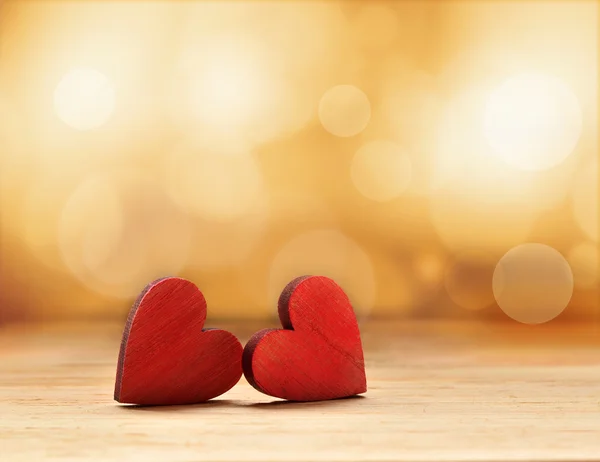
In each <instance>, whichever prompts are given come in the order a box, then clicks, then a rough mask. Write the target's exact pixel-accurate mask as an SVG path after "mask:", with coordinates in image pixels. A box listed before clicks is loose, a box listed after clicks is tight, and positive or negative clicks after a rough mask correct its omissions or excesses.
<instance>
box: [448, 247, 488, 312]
mask: <svg viewBox="0 0 600 462" xmlns="http://www.w3.org/2000/svg"><path fill="white" fill-rule="evenodd" d="M493 272H494V266H493V265H492V264H489V263H487V262H485V261H484V260H483V259H480V257H477V258H476V257H474V256H473V257H472V256H470V255H468V254H463V255H460V256H459V257H458V259H457V261H456V262H455V263H454V264H453V265H451V266H450V267H449V268H448V270H447V271H446V278H445V281H444V282H445V286H446V292H447V293H448V295H449V296H450V298H451V299H452V301H453V302H454V303H456V304H457V305H458V306H460V307H462V308H465V309H467V310H472V311H476V310H481V309H483V308H486V307H488V306H490V305H492V304H493V302H494V294H493V293H492V288H491V281H492V275H493Z"/></svg>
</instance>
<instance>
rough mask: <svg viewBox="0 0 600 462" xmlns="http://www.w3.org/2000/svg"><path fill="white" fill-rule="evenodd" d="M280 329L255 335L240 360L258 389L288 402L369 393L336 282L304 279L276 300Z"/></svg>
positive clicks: (350, 317)
mask: <svg viewBox="0 0 600 462" xmlns="http://www.w3.org/2000/svg"><path fill="white" fill-rule="evenodd" d="M279 319H280V320H281V325H282V326H283V329H265V330H262V331H260V332H257V333H256V334H254V336H253V337H252V338H251V339H250V341H249V342H248V344H247V345H246V347H245V348H244V354H243V359H242V367H243V369H244V375H245V376H246V379H247V380H248V382H250V384H251V385H252V386H253V387H254V388H256V389H257V390H258V391H261V392H262V393H265V394H267V395H271V396H275V397H277V398H283V399H287V400H291V401H319V400H326V399H334V398H344V397H348V396H352V395H356V394H359V393H364V392H366V391H367V380H366V375H365V366H364V359H363V350H362V344H361V340H360V332H359V329H358V323H357V322H356V316H355V315H354V311H353V309H352V305H351V304H350V300H349V299H348V297H347V296H346V294H345V293H344V291H343V290H342V289H341V287H340V286H338V285H337V284H336V283H335V282H334V281H332V280H331V279H329V278H326V277H322V276H303V277H300V278H297V279H295V280H293V281H292V282H290V283H289V284H288V285H287V286H286V288H285V289H284V290H283V292H282V294H281V296H280V298H279Z"/></svg>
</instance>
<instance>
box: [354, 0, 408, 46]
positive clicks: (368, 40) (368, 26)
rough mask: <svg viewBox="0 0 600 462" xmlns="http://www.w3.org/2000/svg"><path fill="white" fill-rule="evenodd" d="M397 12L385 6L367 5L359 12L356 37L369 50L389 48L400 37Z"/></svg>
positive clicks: (356, 21) (355, 31)
mask: <svg viewBox="0 0 600 462" xmlns="http://www.w3.org/2000/svg"><path fill="white" fill-rule="evenodd" d="M398 22H399V21H398V17H397V16H396V12H395V11H394V10H393V9H392V8H390V7H388V6H385V5H365V6H363V7H362V8H361V10H360V11H359V12H358V14H357V16H356V19H355V24H354V31H353V32H354V36H355V37H356V38H357V40H358V41H359V43H360V44H362V45H363V46H364V47H365V48H367V49H377V48H384V47H387V46H389V45H390V44H391V43H392V42H393V41H394V39H395V38H396V37H397V35H398Z"/></svg>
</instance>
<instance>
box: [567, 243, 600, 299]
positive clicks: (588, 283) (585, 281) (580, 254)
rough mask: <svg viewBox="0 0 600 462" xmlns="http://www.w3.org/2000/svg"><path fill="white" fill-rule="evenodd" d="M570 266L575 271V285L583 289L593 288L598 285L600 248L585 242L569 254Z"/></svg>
mask: <svg viewBox="0 0 600 462" xmlns="http://www.w3.org/2000/svg"><path fill="white" fill-rule="evenodd" d="M568 260H569V265H570V266H571V269H572V270H573V279H574V281H575V285H576V286H579V287H582V288H593V287H595V286H596V284H597V283H598V269H599V261H598V247H597V246H595V245H594V244H592V243H590V242H584V243H582V244H579V245H577V246H575V247H573V248H572V249H571V251H570V252H569V258H568Z"/></svg>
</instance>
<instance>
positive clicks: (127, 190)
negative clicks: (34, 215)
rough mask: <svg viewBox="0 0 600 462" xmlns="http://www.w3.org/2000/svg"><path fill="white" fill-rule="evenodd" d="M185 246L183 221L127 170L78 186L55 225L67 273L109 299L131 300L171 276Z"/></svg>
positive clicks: (154, 190)
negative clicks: (150, 285)
mask: <svg viewBox="0 0 600 462" xmlns="http://www.w3.org/2000/svg"><path fill="white" fill-rule="evenodd" d="M189 244H190V232H189V229H188V222H187V220H186V218H185V217H184V216H183V215H181V214H180V213H179V212H178V211H177V209H176V208H175V206H174V205H173V204H171V203H170V202H169V201H168V199H167V198H166V197H165V196H164V195H163V194H162V192H161V191H160V189H159V188H157V186H156V185H155V184H153V183H152V182H151V181H149V180H147V179H146V178H144V177H141V176H139V175H137V174H133V173H128V172H127V173H122V174H120V175H108V174H105V175H98V176H96V177H93V178H90V179H88V180H86V181H84V182H83V183H81V184H80V186H79V187H78V188H77V189H76V190H75V191H74V192H73V194H72V195H71V197H70V198H69V200H68V201H67V203H66V204H65V206H64V209H63V212H62V216H61V220H60V225H59V245H60V250H61V253H62V257H63V259H64V261H65V263H66V265H67V266H68V268H69V269H70V270H71V272H72V273H73V274H74V275H75V276H76V277H77V278H78V279H79V280H80V281H82V282H83V283H84V284H85V285H87V286H88V287H90V288H91V289H93V290H95V291H97V292H99V293H102V294H105V295H110V296H114V297H121V298H129V297H132V296H134V295H136V294H137V293H138V292H139V291H140V290H141V289H142V288H143V287H144V286H145V285H146V284H147V283H148V282H150V281H152V280H153V279H156V278H158V277H161V276H165V275H174V274H177V272H178V271H180V270H181V269H182V268H183V265H184V264H185V262H186V260H187V258H188V250H189Z"/></svg>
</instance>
